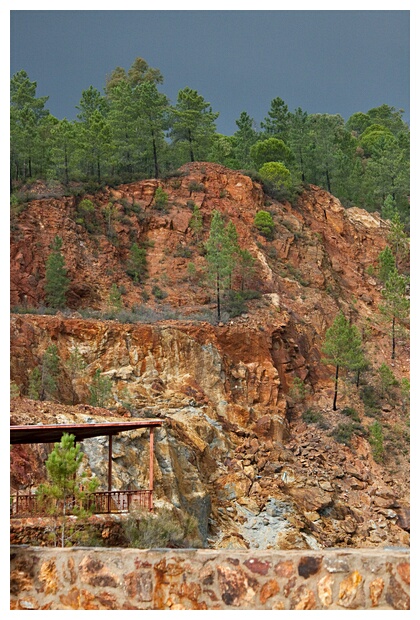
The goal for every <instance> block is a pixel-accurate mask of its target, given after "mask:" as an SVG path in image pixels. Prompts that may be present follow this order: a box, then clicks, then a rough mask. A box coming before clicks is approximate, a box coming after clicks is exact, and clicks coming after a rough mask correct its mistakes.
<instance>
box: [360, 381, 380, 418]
mask: <svg viewBox="0 0 420 620" xmlns="http://www.w3.org/2000/svg"><path fill="white" fill-rule="evenodd" d="M360 398H361V399H362V401H363V404H364V406H365V414H366V415H367V416H369V417H371V418H374V417H376V416H377V415H378V413H379V411H380V407H379V402H378V396H377V393H376V390H375V388H374V387H373V385H364V386H363V387H362V388H361V390H360Z"/></svg>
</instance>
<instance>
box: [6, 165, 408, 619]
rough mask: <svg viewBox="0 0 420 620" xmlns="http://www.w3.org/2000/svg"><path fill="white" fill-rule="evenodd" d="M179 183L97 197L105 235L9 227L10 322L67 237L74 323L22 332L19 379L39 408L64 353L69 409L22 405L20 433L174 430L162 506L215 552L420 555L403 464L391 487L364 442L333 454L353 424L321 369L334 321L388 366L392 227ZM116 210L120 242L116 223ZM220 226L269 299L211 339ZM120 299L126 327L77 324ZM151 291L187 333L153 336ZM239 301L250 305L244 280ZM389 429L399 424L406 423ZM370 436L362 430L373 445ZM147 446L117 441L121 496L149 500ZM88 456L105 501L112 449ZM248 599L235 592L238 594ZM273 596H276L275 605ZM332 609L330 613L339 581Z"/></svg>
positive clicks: (323, 203) (132, 438)
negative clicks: (161, 196) (93, 427)
mask: <svg viewBox="0 0 420 620" xmlns="http://www.w3.org/2000/svg"><path fill="white" fill-rule="evenodd" d="M183 172H184V175H183V176H180V177H174V178H173V179H168V180H165V181H161V180H159V182H158V181H155V180H149V181H142V182H138V183H133V184H130V185H123V186H120V187H119V188H117V189H111V188H109V189H105V190H104V191H103V192H102V193H100V194H97V195H95V196H91V197H90V198H91V200H92V202H93V203H94V205H95V222H94V224H95V230H94V232H93V233H92V232H89V231H88V229H87V227H86V226H85V225H84V224H83V223H80V217H79V216H78V211H77V209H78V199H75V198H63V199H62V200H55V199H54V200H50V199H45V200H38V201H33V202H31V203H29V204H28V206H27V208H26V210H25V211H23V212H22V213H21V214H20V215H19V216H18V217H17V218H15V221H14V223H13V226H12V241H11V304H12V307H13V306H16V305H20V306H22V305H26V306H36V305H38V304H41V303H43V301H44V279H45V261H46V258H47V256H48V253H49V245H50V243H51V241H52V239H53V238H54V236H55V235H56V234H59V235H60V236H61V237H62V238H63V253H64V255H65V261H66V266H67V268H68V272H69V276H70V278H71V288H70V291H69V294H68V306H69V308H71V312H66V313H59V314H57V315H56V316H46V315H37V314H17V313H14V314H12V318H11V354H12V355H11V379H12V380H13V381H14V382H15V384H16V385H17V386H18V387H19V389H20V393H21V394H23V395H27V393H28V382H29V374H28V373H29V371H31V370H32V369H33V368H34V367H35V366H40V364H41V363H42V356H43V354H44V353H45V351H46V349H47V347H48V346H50V345H51V344H54V345H56V346H57V350H58V354H59V357H60V360H61V375H60V399H61V401H62V402H63V403H67V404H56V403H53V402H39V401H31V400H28V399H22V398H17V399H14V400H12V423H15V424H19V423H22V424H24V423H39V422H43V423H47V422H51V423H59V422H68V421H72V420H75V421H93V420H100V419H110V416H111V417H115V416H116V417H118V416H133V417H143V416H144V417H147V416H151V417H162V418H163V419H164V426H163V428H162V429H161V430H159V432H158V433H157V437H156V452H155V457H156V458H155V472H156V493H157V497H158V498H160V499H162V500H164V499H166V500H168V501H170V502H171V503H173V504H174V505H176V506H177V507H180V508H183V509H185V510H187V511H189V512H191V513H192V514H194V515H196V516H197V518H198V520H199V523H200V531H201V534H202V538H203V540H206V539H208V544H209V545H210V546H214V547H221V548H249V547H254V546H255V547H259V548H270V547H272V548H282V549H314V550H316V549H319V548H322V547H328V546H358V545H359V546H360V545H363V546H381V545H397V546H398V545H406V544H408V537H409V534H408V532H409V513H408V467H407V459H406V457H404V455H400V458H401V461H400V464H399V465H395V468H394V470H393V471H394V473H393V475H392V476H390V475H389V474H388V473H387V471H386V468H384V467H383V466H381V465H378V464H377V463H375V462H374V461H373V459H372V452H371V448H370V445H369V443H368V441H367V439H366V438H363V437H355V438H354V440H353V442H352V446H351V448H350V447H347V446H344V445H342V444H339V443H337V442H336V441H334V440H333V439H332V438H331V436H330V431H331V429H332V428H333V427H334V425H335V424H337V421H347V420H346V419H345V417H344V416H341V418H340V415H341V414H340V412H332V410H331V401H332V389H333V386H332V381H331V372H330V370H331V369H330V368H328V367H327V366H325V365H324V364H322V363H321V344H322V341H323V338H324V334H325V330H326V329H327V328H328V327H329V325H330V324H331V322H332V320H333V318H334V317H335V315H336V314H337V312H338V311H339V309H343V310H344V311H345V312H346V314H347V315H348V316H349V317H351V318H352V320H354V321H355V322H356V323H358V322H359V323H360V324H363V325H365V324H368V326H369V332H370V340H369V343H368V345H367V346H368V347H369V353H370V359H372V360H373V362H375V355H376V356H378V353H377V352H378V351H380V352H384V351H385V352H388V351H389V350H390V342H389V338H388V334H387V328H386V326H384V325H383V324H381V322H380V320H379V318H378V314H377V313H378V304H379V301H380V298H381V294H380V287H379V285H378V282H377V281H376V280H375V278H373V277H371V276H368V275H367V269H368V267H369V266H370V265H375V264H376V261H377V256H378V254H379V252H380V251H381V250H382V249H383V248H384V247H385V245H386V235H387V224H386V223H385V222H384V221H382V220H381V219H380V218H379V216H377V214H368V213H366V212H364V211H362V210H360V209H357V208H356V207H354V208H352V209H348V210H345V209H344V208H343V207H342V205H341V204H340V202H339V201H338V200H337V199H335V198H334V197H333V196H331V195H330V194H328V193H327V192H325V191H323V190H320V189H319V188H317V187H315V186H312V187H310V188H308V189H307V190H305V191H304V192H303V193H302V194H301V195H300V196H299V198H298V199H297V201H296V204H295V205H294V206H292V205H290V204H289V203H288V202H284V203H278V202H276V201H274V200H271V199H270V200H269V199H268V198H267V197H266V196H264V194H263V192H262V188H261V187H260V185H259V184H257V183H255V182H253V181H252V180H251V179H250V178H249V177H247V176H244V175H242V174H240V173H239V172H233V171H229V170H227V169H226V168H224V167H222V166H219V165H216V164H204V163H196V164H191V165H188V166H185V167H184V171H183ZM158 184H159V185H160V186H162V187H163V189H164V190H165V191H166V192H167V194H168V209H167V212H161V211H158V210H156V209H155V208H154V207H153V195H154V192H155V190H156V187H157V186H158ZM192 184H193V185H192ZM191 187H195V188H199V190H200V191H192V190H191ZM110 201H112V202H113V204H114V210H115V215H114V219H113V221H112V227H113V233H115V235H110V234H109V221H108V220H107V219H106V217H105V212H104V208H105V207H106V206H107V205H108V203H109V202H110ZM189 201H193V202H194V203H195V204H197V205H198V206H199V207H200V210H201V213H202V216H203V226H204V227H203V233H202V237H201V238H200V239H199V240H197V239H196V238H195V237H194V234H193V232H192V230H191V229H190V228H189V222H190V218H191V214H192V211H191V203H190V202H189ZM268 202H269V203H270V204H269V205H268ZM214 209H218V210H220V211H221V213H222V214H223V215H224V216H225V217H226V219H229V220H231V221H232V222H233V223H234V224H235V227H236V229H237V231H238V235H239V241H240V245H241V248H242V249H247V250H248V251H249V252H250V253H251V255H252V256H253V257H254V259H255V270H254V273H253V274H249V280H248V282H247V286H248V287H249V288H253V289H256V290H258V291H259V293H260V296H259V298H256V299H252V300H251V301H249V302H248V308H247V312H246V313H243V314H242V315H240V316H238V317H235V318H233V319H227V318H226V317H224V318H223V321H222V323H220V324H217V325H216V324H215V323H216V321H215V320H214V319H215V304H214V301H215V299H214V291H213V290H212V288H211V286H210V285H209V284H208V283H206V281H205V279H204V275H205V258H204V256H203V251H202V247H203V246H202V244H203V242H205V240H206V239H207V235H208V231H209V226H210V221H211V217H212V212H213V210H214ZM260 209H269V210H270V212H272V214H273V218H274V221H275V225H276V235H275V239H274V240H273V241H272V242H268V241H267V240H266V239H265V238H264V237H262V236H261V235H259V234H258V231H257V230H256V229H255V228H254V226H253V221H254V217H255V214H256V213H257V211H258V210H260ZM79 215H80V214H79ZM115 236H116V238H117V239H118V244H116V243H113V241H112V240H113V239H115ZM134 242H137V243H139V244H141V243H143V244H145V247H147V268H148V278H147V279H145V281H144V282H143V283H141V284H140V285H137V284H135V283H134V282H133V281H132V279H131V278H130V277H129V276H128V275H127V273H126V268H127V260H128V257H129V251H130V247H131V245H132V243H134ZM189 263H193V265H194V269H195V272H194V273H195V275H191V274H192V271H191V269H190V270H189V269H188V265H189ZM251 276H252V277H251ZM113 283H117V284H118V285H119V286H120V287H122V290H123V291H124V293H123V303H124V305H125V308H126V313H127V315H129V318H128V320H127V322H120V321H118V320H103V317H102V318H101V317H100V315H99V314H98V316H97V317H96V318H91V319H83V318H82V317H81V314H79V312H78V310H80V312H82V311H83V309H85V308H87V307H90V308H93V309H95V310H96V311H97V312H98V313H99V311H105V310H106V309H107V305H108V296H109V290H110V287H111V285H112V284H113ZM156 285H159V287H160V289H161V290H164V292H165V293H166V295H167V296H166V298H165V299H164V301H163V303H164V304H168V306H171V308H172V309H173V308H175V309H177V311H178V312H179V313H181V315H182V316H181V317H180V318H178V319H177V320H175V319H165V320H161V321H156V318H157V315H156V316H154V317H153V320H149V319H150V317H152V315H153V313H157V312H158V311H159V310H162V307H163V306H162V302H160V301H159V300H158V299H156V298H155V296H154V294H153V290H154V287H155V286H156ZM233 286H234V287H235V288H236V289H240V288H241V282H240V281H239V279H238V278H237V279H236V280H235V281H234V282H233ZM145 300H146V301H145ZM133 306H141V307H142V308H143V315H142V317H143V318H142V322H139V315H135V314H130V313H131V308H132V307H133ZM146 310H147V312H146ZM199 312H200V313H201V316H200V317H199V319H200V320H198V318H197V313H199ZM203 312H204V313H206V316H205V317H204V318H206V317H207V320H202V319H203ZM147 313H148V314H147ZM136 316H137V318H135V317H136ZM130 317H131V318H130ZM148 317H149V318H148ZM129 321H132V322H129ZM75 347H77V349H78V351H79V352H80V354H81V355H82V356H83V360H84V362H85V364H86V368H85V369H84V370H83V372H82V373H79V374H74V373H73V374H72V373H71V372H70V371H69V369H68V367H67V368H66V362H67V361H68V359H69V356H70V353H71V351H72V350H74V349H75ZM381 354H382V353H381ZM378 359H379V358H378ZM98 368H99V369H101V372H102V373H103V374H104V375H105V376H107V377H109V378H110V379H111V381H112V399H111V400H110V401H109V403H107V407H108V409H99V408H93V407H89V406H88V405H85V404H84V403H86V402H88V399H89V385H90V383H91V381H92V377H93V375H94V373H95V371H96V370H97V369H98ZM393 371H394V372H395V374H396V376H397V377H398V378H401V377H402V376H406V375H407V373H408V350H407V349H404V350H403V351H402V354H401V355H400V356H399V357H398V359H397V360H395V366H394V367H393ZM294 378H299V379H301V380H302V381H304V382H305V385H306V387H307V392H306V396H305V397H304V401H303V402H302V403H301V404H296V403H295V402H293V400H292V399H291V397H290V388H291V385H292V382H293V379H294ZM341 398H342V401H341V402H342V405H343V406H344V405H345V404H346V405H349V406H353V405H354V403H355V400H354V399H355V398H356V396H355V392H354V390H353V392H352V388H351V387H349V388H348V392H347V393H346V394H343V395H342V397H341ZM313 406H315V407H316V408H317V409H318V410H321V411H322V412H323V415H324V420H325V424H326V425H327V426H326V428H324V429H321V428H319V427H318V426H316V425H312V426H311V425H309V424H306V423H304V422H303V421H302V417H301V414H302V412H303V411H304V410H305V409H307V408H309V407H313ZM358 410H360V411H359V413H360V415H362V416H363V411H362V408H361V407H358ZM386 415H387V416H388V419H389V421H390V422H391V421H393V420H394V417H395V416H398V413H396V414H395V416H394V413H393V411H389V412H386ZM393 416H394V417H393ZM369 422H370V421H369V420H368V419H366V418H365V426H366V427H367V426H368V424H369ZM147 442H148V438H147V432H145V431H136V432H135V433H131V434H128V435H127V436H124V437H123V436H121V437H120V438H118V439H116V440H115V442H114V445H113V451H114V452H113V453H114V467H113V471H114V478H115V479H114V485H115V488H117V489H119V488H127V487H129V486H130V485H134V488H136V486H137V485H138V484H140V485H145V484H146V483H147V478H148V472H147V458H143V457H144V456H145V455H146V453H147V450H148V443H147ZM84 451H85V464H86V466H87V467H88V469H90V470H91V471H92V472H94V473H95V474H96V475H97V476H98V477H99V478H100V480H101V481H102V482H103V484H104V485H106V479H107V478H106V476H107V471H106V461H107V443H106V440H105V439H101V438H98V439H96V440H90V443H89V445H88V443H87V442H86V446H85V450H84ZM47 453H48V448H47V447H45V446H38V447H28V446H19V447H18V446H15V447H14V448H13V450H12V487H13V488H26V487H28V486H30V485H33V486H37V485H38V484H39V482H40V481H42V479H43V477H44V476H45V471H44V469H43V462H44V461H45V459H46V455H47ZM379 483H380V484H379ZM223 579H226V582H227V581H228V579H229V576H228V575H227V574H226V575H225V576H224V577H223ZM235 587H236V586H235ZM249 587H251V588H252V584H251V586H249V584H248V585H246V584H245V582H243V583H242V581H240V580H239V581H238V584H237V588H238V591H239V590H240V591H241V592H242V589H243V588H245V590H246V591H248V590H247V588H249ZM378 587H379V586H378ZM241 588H242V589H241ZM270 588H271V586H270V585H267V592H265V594H264V596H271V594H270V592H271V590H270ZM349 588H350V586H349ZM350 589H351V588H350ZM356 589H357V588H356ZM245 590H243V591H244V592H245ZM375 592H376V590H375ZM320 596H321V594H320ZM322 596H323V597H324V598H325V600H328V597H329V583H328V581H326V582H325V583H324V582H323V584H322ZM375 596H376V594H375ZM346 597H347V595H345V594H343V602H345V604H346V605H349V606H350V607H351V605H352V604H353V603H352V599H351V597H350V598H348V599H347V598H346ZM350 599H351V600H350ZM302 601H303V602H302ZM299 605H303V607H302V608H312V607H311V606H312V599H311V597H310V596H306V594H305V593H304V592H303V593H302V596H300V597H299V600H298V599H296V608H301V607H298V606H299ZM305 605H306V607H305Z"/></svg>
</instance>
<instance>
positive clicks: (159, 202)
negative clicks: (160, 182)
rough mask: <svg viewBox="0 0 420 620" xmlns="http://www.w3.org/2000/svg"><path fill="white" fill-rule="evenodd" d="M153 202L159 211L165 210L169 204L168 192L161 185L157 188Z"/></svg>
mask: <svg viewBox="0 0 420 620" xmlns="http://www.w3.org/2000/svg"><path fill="white" fill-rule="evenodd" d="M153 204H154V207H155V209H157V210H158V211H165V210H166V207H167V205H168V194H167V193H166V192H165V191H164V190H163V189H162V188H161V187H160V186H159V187H157V188H156V191H155V196H154V199H153Z"/></svg>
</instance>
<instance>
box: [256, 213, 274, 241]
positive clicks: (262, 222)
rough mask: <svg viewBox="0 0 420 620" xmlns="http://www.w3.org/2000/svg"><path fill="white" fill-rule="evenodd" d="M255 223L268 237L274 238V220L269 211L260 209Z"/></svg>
mask: <svg viewBox="0 0 420 620" xmlns="http://www.w3.org/2000/svg"><path fill="white" fill-rule="evenodd" d="M254 225H255V227H256V228H257V229H258V230H259V232H260V233H261V234H262V235H263V236H264V237H265V238H266V239H273V236H274V221H273V218H272V216H271V214H270V213H269V212H268V211H262V210H261V211H258V212H257V214H256V215H255V218H254Z"/></svg>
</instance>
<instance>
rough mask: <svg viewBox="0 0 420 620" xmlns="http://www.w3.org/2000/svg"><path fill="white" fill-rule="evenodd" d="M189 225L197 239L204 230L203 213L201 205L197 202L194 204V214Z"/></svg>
mask: <svg viewBox="0 0 420 620" xmlns="http://www.w3.org/2000/svg"><path fill="white" fill-rule="evenodd" d="M188 226H189V227H190V228H191V230H192V232H193V235H194V237H195V240H197V239H198V238H199V236H200V234H201V233H202V231H203V216H202V215H201V211H200V207H199V206H198V205H196V204H195V205H194V206H193V214H192V216H191V219H190V222H189V224H188Z"/></svg>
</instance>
